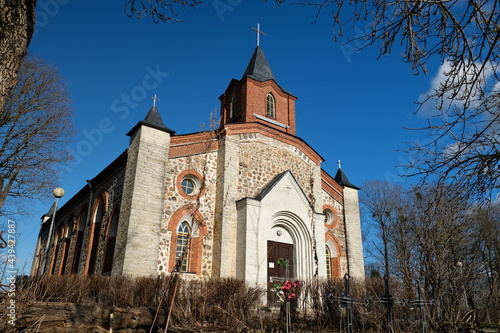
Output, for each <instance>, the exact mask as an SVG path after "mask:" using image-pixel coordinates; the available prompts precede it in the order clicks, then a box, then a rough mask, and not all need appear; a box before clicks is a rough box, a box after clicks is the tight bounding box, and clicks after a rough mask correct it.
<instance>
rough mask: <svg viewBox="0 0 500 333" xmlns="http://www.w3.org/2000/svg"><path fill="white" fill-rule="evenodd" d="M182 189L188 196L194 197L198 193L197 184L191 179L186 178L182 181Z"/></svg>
mask: <svg viewBox="0 0 500 333" xmlns="http://www.w3.org/2000/svg"><path fill="white" fill-rule="evenodd" d="M181 188H182V190H183V191H184V193H186V194H187V195H193V194H194V193H195V192H196V183H195V182H194V180H192V179H191V178H184V179H183V180H182V181H181Z"/></svg>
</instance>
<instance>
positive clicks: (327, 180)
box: [321, 169, 344, 204]
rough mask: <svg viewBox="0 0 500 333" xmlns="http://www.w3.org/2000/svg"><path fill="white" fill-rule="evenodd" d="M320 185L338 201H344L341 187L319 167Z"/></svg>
mask: <svg viewBox="0 0 500 333" xmlns="http://www.w3.org/2000/svg"><path fill="white" fill-rule="evenodd" d="M321 187H322V188H323V190H324V191H326V193H328V194H330V195H331V196H332V197H334V198H335V199H336V200H337V201H338V202H340V203H342V204H343V203H344V200H343V193H344V191H343V188H342V186H340V185H339V184H338V183H337V182H336V181H335V179H333V178H332V176H330V175H329V174H328V173H327V172H326V171H325V170H323V169H321Z"/></svg>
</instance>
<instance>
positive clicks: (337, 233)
mask: <svg viewBox="0 0 500 333" xmlns="http://www.w3.org/2000/svg"><path fill="white" fill-rule="evenodd" d="M323 205H329V206H330V207H332V208H333V209H334V212H333V213H334V215H335V220H334V221H333V224H332V226H331V227H329V226H327V225H326V224H325V234H328V233H331V234H332V235H333V236H334V237H335V239H336V240H337V241H338V245H339V246H340V250H341V252H342V253H341V257H340V269H341V272H343V273H346V272H347V256H346V254H347V248H346V239H345V224H344V207H343V206H342V204H341V203H340V202H338V201H337V200H335V199H334V198H333V197H332V196H331V195H330V194H329V193H328V192H326V191H323Z"/></svg>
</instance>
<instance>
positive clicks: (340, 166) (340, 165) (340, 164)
mask: <svg viewBox="0 0 500 333" xmlns="http://www.w3.org/2000/svg"><path fill="white" fill-rule="evenodd" d="M337 163H338V164H339V169H341V168H342V162H340V160H338V161H337Z"/></svg>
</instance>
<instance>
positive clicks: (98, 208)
mask: <svg viewBox="0 0 500 333" xmlns="http://www.w3.org/2000/svg"><path fill="white" fill-rule="evenodd" d="M105 213H106V195H105V193H103V194H101V195H99V196H98V197H97V199H96V200H95V201H94V205H93V209H92V215H91V216H92V219H91V222H92V223H91V227H90V234H89V242H88V247H87V259H86V261H85V273H86V274H88V275H92V274H94V273H95V268H96V264H97V255H98V250H99V239H100V236H101V227H102V223H103V218H104V215H105Z"/></svg>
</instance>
